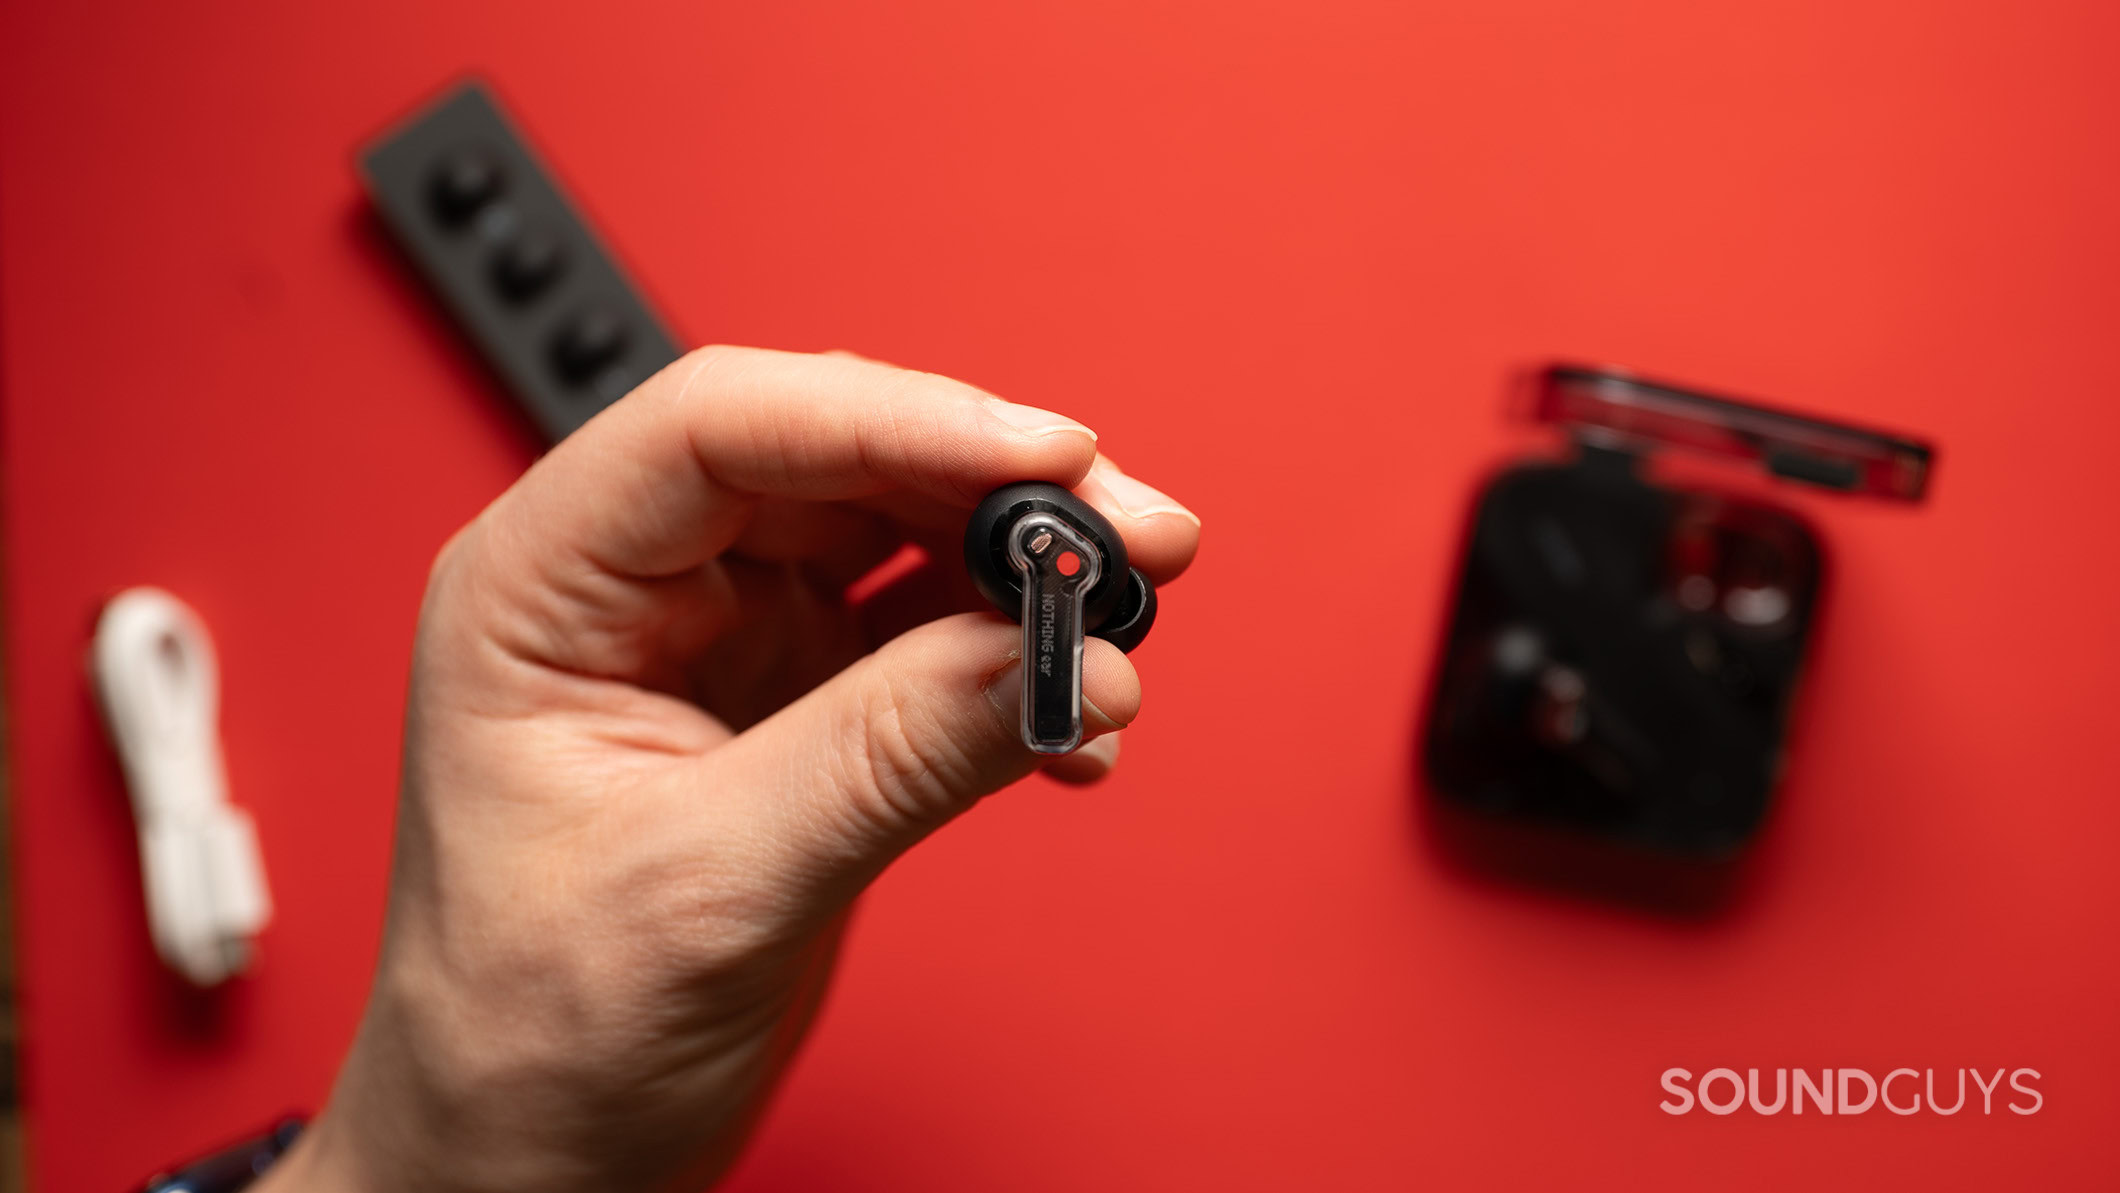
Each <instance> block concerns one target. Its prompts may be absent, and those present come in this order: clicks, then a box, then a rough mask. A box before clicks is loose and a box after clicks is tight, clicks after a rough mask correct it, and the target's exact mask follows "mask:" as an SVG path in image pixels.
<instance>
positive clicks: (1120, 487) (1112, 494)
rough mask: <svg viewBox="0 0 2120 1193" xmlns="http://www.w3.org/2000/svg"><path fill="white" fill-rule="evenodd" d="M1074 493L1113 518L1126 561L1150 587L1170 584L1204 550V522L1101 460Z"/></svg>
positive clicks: (1172, 500) (1112, 521)
mask: <svg viewBox="0 0 2120 1193" xmlns="http://www.w3.org/2000/svg"><path fill="white" fill-rule="evenodd" d="M1075 492H1076V493H1077V494H1079V495H1081V497H1082V498H1083V500H1085V501H1087V502H1089V503H1090V504H1091V505H1092V506H1095V507H1096V509H1097V512H1098V513H1101V514H1103V515H1104V516H1105V517H1106V518H1108V519H1110V520H1111V523H1112V525H1113V526H1115V527H1117V528H1118V530H1119V533H1120V535H1121V536H1123V537H1124V538H1125V539H1126V557H1127V562H1129V563H1130V564H1132V565H1133V566H1134V567H1137V568H1140V569H1141V571H1142V573H1143V574H1144V575H1146V576H1147V577H1148V579H1149V582H1150V583H1152V584H1168V583H1170V582H1171V581H1172V580H1175V579H1177V578H1178V576H1179V574H1180V573H1182V572H1184V571H1185V569H1186V567H1187V566H1188V565H1190V564H1191V563H1192V560H1193V555H1194V554H1195V553H1197V552H1198V551H1199V549H1200V519H1199V516H1198V515H1196V514H1194V513H1193V512H1192V511H1191V510H1189V509H1187V508H1185V506H1183V505H1181V504H1179V502H1178V501H1177V500H1176V499H1175V498H1173V497H1170V496H1169V495H1167V494H1165V493H1164V492H1163V491H1162V490H1160V489H1157V488H1155V487H1153V486H1151V485H1149V484H1148V483H1147V482H1145V481H1141V480H1137V479H1136V478H1134V477H1132V476H1128V475H1127V474H1126V473H1124V472H1121V471H1120V470H1119V466H1118V465H1116V464H1114V463H1112V462H1111V459H1110V457H1108V456H1101V455H1100V456H1098V457H1097V462H1096V463H1095V464H1093V465H1091V467H1090V470H1089V475H1088V476H1085V477H1084V478H1082V481H1081V483H1080V484H1077V485H1076V486H1075Z"/></svg>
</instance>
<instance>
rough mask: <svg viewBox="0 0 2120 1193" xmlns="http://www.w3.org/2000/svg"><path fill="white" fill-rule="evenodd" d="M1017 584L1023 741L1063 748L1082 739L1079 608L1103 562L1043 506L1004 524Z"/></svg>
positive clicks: (1041, 748) (1044, 748)
mask: <svg viewBox="0 0 2120 1193" xmlns="http://www.w3.org/2000/svg"><path fill="white" fill-rule="evenodd" d="M1008 561H1009V566H1010V567H1012V568H1014V569H1015V572H1016V578H1017V580H1018V581H1020V582H1021V583H1022V586H1023V616H1022V622H1023V744H1024V745H1026V746H1029V747H1030V748H1031V749H1032V750H1035V751H1037V752H1038V753H1040V754H1065V753H1067V752H1068V751H1070V750H1072V749H1074V748H1075V747H1077V746H1079V745H1081V744H1082V639H1083V636H1084V634H1085V633H1086V632H1087V628H1088V627H1086V626H1084V625H1083V607H1084V603H1085V600H1086V598H1087V597H1088V596H1089V592H1090V589H1092V588H1095V587H1096V585H1097V580H1098V578H1099V577H1100V576H1102V575H1103V568H1104V561H1103V560H1102V558H1100V557H1099V555H1098V552H1097V549H1096V547H1094V546H1093V545H1091V543H1090V540H1089V539H1088V538H1087V537H1086V536H1085V535H1083V534H1082V532H1081V531H1079V530H1076V529H1075V528H1074V527H1072V526H1070V525H1068V524H1067V523H1066V522H1065V521H1063V520H1062V519H1060V518H1058V517H1056V516H1054V515H1052V514H1049V513H1043V512H1037V513H1029V514H1025V515H1023V516H1022V517H1021V518H1018V519H1016V521H1015V523H1014V524H1013V525H1011V526H1010V527H1009V530H1008Z"/></svg>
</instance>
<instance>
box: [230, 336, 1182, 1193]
mask: <svg viewBox="0 0 2120 1193" xmlns="http://www.w3.org/2000/svg"><path fill="white" fill-rule="evenodd" d="M1022 480H1041V481H1052V482H1056V483H1059V484H1063V485H1067V486H1070V487H1072V488H1074V489H1075V490H1076V492H1078V493H1079V494H1081V495H1082V496H1083V497H1085V498H1087V499H1088V500H1089V501H1091V502H1092V503H1093V504H1094V505H1096V506H1097V507H1098V509H1099V510H1100V511H1101V512H1103V513H1104V514H1106V515H1107V516H1109V517H1110V518H1111V519H1112V521H1113V523H1114V524H1115V525H1116V526H1117V527H1118V528H1119V530H1120V533H1121V534H1122V535H1123V536H1124V537H1125V539H1126V544H1127V552H1128V555H1129V557H1130V559H1131V561H1132V562H1133V564H1134V565H1135V566H1137V567H1139V568H1141V569H1142V570H1143V571H1144V572H1146V573H1147V574H1148V575H1149V576H1150V578H1151V579H1152V580H1154V581H1156V582H1157V583H1163V582H1167V581H1169V580H1171V579H1173V578H1174V577H1175V576H1176V575H1177V574H1178V573H1179V572H1180V571H1182V570H1183V569H1184V568H1185V566H1186V565H1187V563H1189V562H1190V561H1191V559H1192V556H1193V553H1194V551H1195V550H1196V548H1197V546H1198V542H1199V520H1198V519H1197V518H1195V517H1194V516H1193V515H1192V514H1191V513H1190V512H1188V511H1186V510H1185V508H1184V507H1182V506H1180V505H1178V504H1177V503H1176V502H1175V501H1172V500H1171V499H1170V498H1168V497H1165V496H1164V495H1163V494H1162V493H1160V492H1158V491H1156V490H1155V489H1152V488H1150V487H1148V486H1147V485H1145V484H1142V483H1141V482H1139V481H1136V480H1133V479H1132V478H1131V477H1128V476H1126V475H1125V474H1124V473H1122V472H1120V471H1119V470H1118V469H1117V468H1116V467H1115V466H1114V465H1112V464H1111V463H1110V461H1108V460H1106V459H1105V458H1103V457H1102V456H1100V455H1099V453H1098V450H1097V444H1096V439H1095V436H1094V435H1093V434H1092V433H1091V432H1090V431H1089V430H1088V429H1087V428H1085V427H1083V426H1081V425H1080V424H1078V423H1076V422H1074V421H1072V420H1070V419H1066V418H1063V417H1061V416H1059V415H1056V414H1051V413H1048V412H1046V411H1042V410H1037V409H1034V408H1031V407H1025V406H1018V405H1013V404H1010V403H1007V402H1003V401H1001V400H1000V399H998V398H995V397H993V396H991V395H989V394H986V393H983V392H981V391H979V390H977V389H974V388H972V387H970V386H967V385H963V384H960V383H958V382H955V381H951V380H948V379H947V378H943V377H938V376H935V375H932V374H927V373H919V372H914V371H910V370H906V369H899V368H894V367H891V366H888V365H884V364H879V363H876V362H873V361H867V360H862V359H860V358H856V357H850V356H845V355H841V354H826V355H821V356H812V355H800V354H793V353H780V352H768V351H762V350H756V349H739V348H704V349H700V350H699V351H696V352H693V353H692V354H690V355H689V356H687V357H685V358H684V359H683V360H680V361H678V362H677V363H675V364H673V365H671V366H670V367H669V368H668V369H666V370H664V371H663V372H662V373H661V374H659V375H658V376H656V377H655V378H653V379H651V380H649V381H648V382H647V383H645V384H644V385H642V386H641V387H640V388H639V389H638V390H636V391H634V392H633V393H632V394H631V395H629V396H627V397H626V398H625V399H624V400H622V401H620V402H618V403H616V404H615V405H613V406H612V407H611V408H610V409H609V410H607V411H605V412H604V413H602V414H600V415H599V416H598V417H596V418H595V419H594V420H592V421H591V422H590V423H589V424H588V425H587V426H585V427H583V428H582V429H581V430H580V431H578V432H576V433H575V434H574V435H573V436H571V437H570V438H568V439H567V440H566V441H565V442H564V443H562V444H561V445H560V446H558V447H557V448H555V449H554V450H553V451H552V452H551V453H550V454H548V455H547V456H546V457H545V458H544V459H543V460H541V461H539V462H538V464H537V465H536V466H535V467H533V468H532V469H530V471H529V472H528V473H526V474H525V475H524V476H523V478H522V479H521V480H520V481H519V482H517V483H516V484H515V485H514V486H513V487H512V488H510V489H509V490H508V491H507V492H506V493H504V494H503V495H502V496H501V497H500V498H499V499H498V500H496V501H495V502H494V503H493V504H492V505H491V506H490V507H488V508H487V509H486V510H485V511H484V512H483V513H481V514H480V515H479V516H478V518H477V519H475V520H474V521H473V522H472V523H471V524H470V525H469V526H467V527H465V528H464V529H463V530H462V531H460V532H459V533H458V534H457V535H456V536H455V537H454V538H453V539H452V540H451V541H450V542H449V543H448V545H447V546H445V547H444V548H443V549H442V551H441V553H440V555H439V557H438V558H437V559H436V561H435V564H434V568H433V572H432V575H431V576H430V578H429V581H428V587H427V594H426V598H425V601H424V603H423V605H422V607H421V611H420V623H419V632H418V636H417V642H416V644H415V648H414V662H413V678H412V687H411V693H410V697H409V702H408V709H407V719H406V734H405V746H404V764H403V774H402V788H401V792H400V804H399V813H398V824H397V845H396V852H395V856H394V860H393V867H392V872H391V878H390V898H389V905H388V914H387V918H386V922H385V928H384V936H383V946H382V951H381V955H380V957H379V960H378V963H377V971H376V976H375V982H374V987H373V989H372V991H371V993H370V996H369V1003H368V1008H367V1012H366V1014H365V1016H364V1017H363V1020H362V1022H361V1026H360V1029H359V1031H358V1033H357V1035H356V1037H355V1040H354V1043H353V1046H352V1048H351V1050H350V1052H349V1053H348V1056H347V1059H346V1061H345V1064H344V1066H343V1067H342V1069H341V1071H340V1074H339V1078H338V1081H337V1084H336V1085H335V1087H334V1089H333V1092H332V1096H331V1099H330V1102H329V1105H328V1106H327V1107H326V1109H325V1110H324V1112H323V1113H322V1114H320V1115H319V1116H318V1117H317V1119H316V1121H315V1122H313V1123H312V1124H311V1126H310V1127H309V1129H308V1130H307V1131H306V1132H305V1133H304V1135H303V1137H302V1138H301V1140H299V1141H298V1142H297V1144H296V1145H295V1147H294V1149H293V1150H292V1151H291V1152H290V1154H289V1155H288V1156H287V1157H286V1158H285V1159H283V1160H282V1161H281V1162H280V1163H279V1164H278V1165H276V1166H274V1167H273V1168H272V1169H271V1170H270V1171H269V1172H267V1174H266V1175H265V1177H264V1178H263V1179H262V1181H261V1182H260V1183H259V1184H258V1185H257V1186H256V1187H257V1188H259V1189H261V1190H267V1191H268V1193H269V1191H274V1190H296V1189H302V1190H363V1191H375V1193H381V1191H384V1190H389V1191H392V1193H409V1191H420V1190H445V1189H446V1190H458V1189H463V1190H470V1189H493V1190H503V1189H505V1190H510V1191H512V1193H536V1191H539V1190H585V1189H596V1190H618V1191H625V1190H661V1189H697V1188H700V1187H703V1186H705V1185H708V1184H710V1183H712V1182H713V1181H714V1180H716V1179H718V1177H719V1176H720V1175H721V1174H722V1173H724V1172H725V1171H726V1170H727V1169H728V1167H729V1165H730V1164H731V1163H732V1162H733V1160H734V1159H735V1157H736V1155H737V1153H738V1150H739V1149H740V1147H741V1145H742V1143H743V1140H744V1138H745V1136H746V1135H747V1133H748V1131H749V1128H750V1126H751V1125H752V1123H753V1122H754V1120H755V1118H756V1116H757V1114H758V1111H759V1108H760V1106H761V1104H762V1102H763V1101H764V1099H765V1098H766V1097H767V1095H768V1094H769V1093H770V1091H771V1089H772V1087H773V1085H774V1082H775V1081H776V1079H777V1078H778V1076H779V1075H780V1073H781V1072H782V1070H783V1069H784V1068H785V1067H786V1065H787V1063H788V1061H789V1059H790V1057H791V1055H792V1053H793V1050H794V1049H795V1047H796V1045H797V1043H798V1042H799V1040H800V1039H801V1037H802V1035H803V1033H804V1031H805V1030H806V1028H807V1027H808V1025H809V1022H810V1019H811V1016H812V1014H813V1013H814V1011H815V1010H816V1007H817V1005H818V1000H819V999H820V997H821V996H822V993H823V990H824V986H825V981H826V979H827V977H828V975H829V973H830V970H831V967H832V962H833V957H834V954H835V952H836V949H837V946H838V942H839V939H840V934H841V931H842V929H843V927H844V925H845V923H846V919H847V914H848V911H849V909H850V906H851V904H852V902H853V900H854V899H855V897H856V896H857V895H858V894H859V893H860V892H861V891H862V889H863V888H864V887H865V886H867V884H868V883H869V882H870V880H871V879H873V878H874V877H875V876H876V875H877V874H878V873H879V872H880V871H881V870H882V869H883V867H884V866H886V865H887V864H888V863H889V862H890V861H891V860H892V859H893V858H895V857H896V856H898V855H899V854H900V853H902V852H903V851H905V850H906V849H907V848H909V847H911V846H912V845H913V844H914V843H916V842H917V841H919V840H920V839H921V838H923V837H924V836H926V835H927V834H928V833H930V832H932V831H934V830H935V829H936V828H937V827H939V826H940V825H942V824H943V823H945V822H946V821H948V820H950V819H951V818H952V817H954V816H956V815H958V814H959V813H961V812H963V811H964V810H966V809H967V808H969V807H970V806H971V805H972V804H973V803H975V802H976V801H978V800H979V799H980V798H981V797H982V796H985V795H987V794H989V793H991V792H994V791H996V790H998V789H1000V788H1002V787H1004V786H1006V785H1008V784H1009V783H1011V782H1014V781H1015V780H1017V779H1019V778H1022V777H1024V776H1025V775H1028V774H1029V773H1031V772H1032V771H1033V770H1034V769H1037V768H1038V766H1039V763H1040V759H1039V758H1038V756H1036V755H1034V754H1032V753H1031V752H1030V751H1028V750H1027V749H1025V748H1024V746H1023V745H1022V743H1021V741H1020V740H1019V738H1018V728H1017V716H1018V711H1019V705H1018V698H1019V697H1018V689H1019V686H1020V679H1019V676H1018V673H1017V670H1016V668H1017V666H1018V661H1017V655H1018V651H1019V646H1020V637H1019V635H1020V631H1019V630H1018V629H1017V628H1016V627H1015V626H1014V625H1013V624H1011V623H1010V622H1008V621H1007V620H1006V619H1004V618H1002V617H999V616H997V615H996V614H994V613H993V612H992V611H991V610H990V609H987V608H986V607H985V606H984V604H983V602H980V601H979V599H978V597H977V596H976V595H975V594H974V593H973V591H972V589H971V587H970V584H969V581H968V580H967V579H966V578H965V577H964V576H963V575H962V572H963V564H962V561H961V557H960V555H959V549H958V546H957V541H958V536H959V535H960V534H961V532H962V527H963V524H964V519H965V517H966V515H967V514H968V512H969V511H970V509H971V507H972V506H973V505H974V504H976V503H977V501H978V500H979V498H980V497H982V496H984V495H985V494H986V493H987V492H988V491H990V490H992V489H993V488H995V487H997V486H999V485H1002V484H1005V483H1008V482H1011V481H1022ZM907 544H912V545H915V546H918V547H921V548H923V549H924V550H925V551H926V553H927V555H928V557H929V562H928V563H926V564H924V565H921V566H918V567H914V568H912V569H911V570H910V572H909V573H908V574H906V575H904V576H902V577H901V578H900V579H899V580H898V581H897V582H896V583H893V584H890V585H889V586H887V587H885V588H883V589H882V590H881V591H879V592H877V593H875V594H874V595H873V596H870V597H868V598H867V599H862V600H858V601H856V600H849V599H848V598H847V595H846V593H847V589H848V587H849V585H850V584H851V583H852V582H854V581H855V580H857V579H860V578H862V577H864V576H868V575H870V574H871V573H873V572H874V571H875V569H876V568H877V566H878V565H879V564H882V563H884V562H885V561H887V560H892V559H894V558H898V559H900V560H901V561H903V560H904V559H905V558H907V557H906V556H905V555H904V549H905V547H906V545H907ZM914 558H917V557H914ZM979 610H985V611H983V612H982V611H979ZM1084 669H1085V675H1084V678H1083V685H1082V689H1083V705H1084V707H1083V717H1084V722H1085V735H1086V737H1088V738H1089V739H1090V740H1089V741H1088V742H1087V744H1085V745H1084V746H1083V747H1082V748H1081V749H1080V750H1078V751H1077V752H1076V753H1074V754H1072V755H1069V756H1067V757H1065V758H1061V759H1058V760H1053V761H1049V762H1047V763H1046V764H1045V769H1046V770H1047V771H1048V773H1051V774H1053V775H1054V776H1055V777H1058V778H1062V779H1066V780H1070V781H1076V782H1084V781H1091V780H1094V779H1096V778H1098V777H1101V776H1102V775H1103V774H1104V773H1105V772H1106V771H1108V770H1109V769H1110V768H1111V766H1112V765H1113V764H1114V762H1115V761H1116V759H1117V742H1118V739H1117V737H1116V736H1115V734H1116V732H1117V731H1118V729H1119V728H1120V727H1121V726H1123V725H1125V724H1127V723H1128V722H1130V721H1132V720H1133V719H1134V716H1135V714H1136V712H1137V711H1138V710H1139V708H1140V703H1141V692H1140V685H1139V681H1138V679H1137V677H1136V674H1135V672H1134V669H1133V666H1132V665H1131V664H1130V663H1129V662H1128V660H1127V658H1126V656H1125V655H1123V654H1121V653H1120V652H1119V651H1118V650H1117V649H1115V648H1113V647H1112V646H1110V645H1109V644H1107V643H1104V642H1100V641H1097V640H1094V639H1092V640H1091V641H1090V642H1089V644H1088V650H1087V652H1086V654H1085V659H1084Z"/></svg>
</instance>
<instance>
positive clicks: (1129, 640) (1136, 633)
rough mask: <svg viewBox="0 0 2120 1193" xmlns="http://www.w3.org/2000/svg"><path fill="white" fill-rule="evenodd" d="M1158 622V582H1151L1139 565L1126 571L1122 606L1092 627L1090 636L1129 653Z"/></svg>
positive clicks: (1121, 599) (1120, 604)
mask: <svg viewBox="0 0 2120 1193" xmlns="http://www.w3.org/2000/svg"><path fill="white" fill-rule="evenodd" d="M1155 624H1156V586H1155V585H1153V584H1150V583H1149V582H1148V577H1146V576H1144V575H1142V574H1141V569H1139V568H1128V569H1127V572H1126V594H1125V595H1124V596H1122V597H1120V598H1119V607H1118V608H1117V609H1114V610H1112V615H1111V618H1110V620H1108V621H1106V622H1105V623H1104V624H1103V625H1101V626H1098V627H1097V628H1096V629H1094V630H1091V631H1090V635H1089V636H1090V637H1092V638H1102V639H1104V640H1105V641H1106V642H1109V643H1111V644H1112V645H1113V646H1116V647H1118V648H1119V649H1120V650H1122V651H1125V652H1126V653H1128V654H1132V653H1133V650H1134V647H1136V646H1139V645H1141V640H1142V639H1144V638H1146V637H1148V631H1149V629H1150V628H1151V627H1153V626H1154V625H1155Z"/></svg>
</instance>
